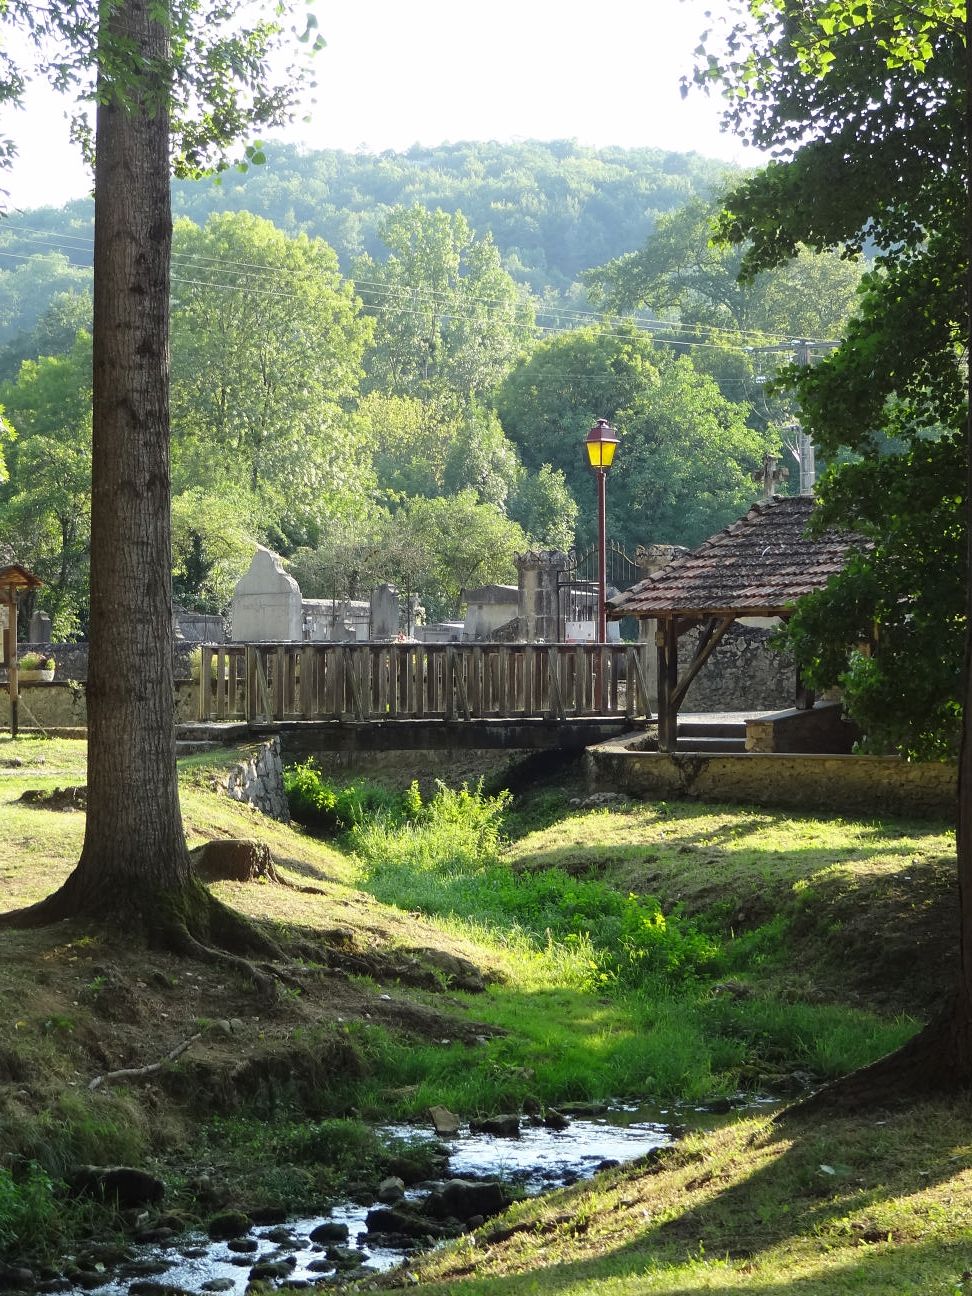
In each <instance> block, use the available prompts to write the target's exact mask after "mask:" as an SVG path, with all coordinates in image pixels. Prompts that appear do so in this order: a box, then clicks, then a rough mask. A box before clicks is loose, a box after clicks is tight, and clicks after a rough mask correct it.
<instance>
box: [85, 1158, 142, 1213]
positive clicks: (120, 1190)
mask: <svg viewBox="0 0 972 1296" xmlns="http://www.w3.org/2000/svg"><path fill="white" fill-rule="evenodd" d="M70 1183H71V1187H72V1189H73V1190H74V1192H75V1193H78V1194H82V1193H83V1194H85V1195H87V1196H92V1197H101V1198H102V1199H103V1200H106V1201H111V1200H113V1201H115V1202H117V1204H118V1207H119V1209H121V1210H125V1209H127V1208H128V1207H129V1206H148V1205H154V1204H156V1203H158V1202H160V1201H161V1200H162V1198H163V1197H164V1196H165V1184H164V1183H163V1182H162V1180H161V1179H159V1178H158V1176H157V1175H153V1174H149V1173H148V1171H147V1170H138V1169H136V1168H135V1167H134V1166H94V1165H85V1166H78V1167H77V1169H76V1170H74V1171H73V1173H72V1174H71V1178H70Z"/></svg>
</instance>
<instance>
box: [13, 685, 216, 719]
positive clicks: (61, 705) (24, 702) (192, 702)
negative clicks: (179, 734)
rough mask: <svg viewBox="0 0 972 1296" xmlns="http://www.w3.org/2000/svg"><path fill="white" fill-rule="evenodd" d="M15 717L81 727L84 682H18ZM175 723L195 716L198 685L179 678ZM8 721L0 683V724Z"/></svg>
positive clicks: (197, 701) (197, 704) (197, 707)
mask: <svg viewBox="0 0 972 1296" xmlns="http://www.w3.org/2000/svg"><path fill="white" fill-rule="evenodd" d="M19 694H20V709H19V716H18V719H19V721H20V727H21V729H34V728H41V729H83V728H84V727H85V726H86V725H87V723H88V714H87V707H86V705H85V696H84V683H83V681H81V680H76V679H65V678H61V679H58V678H57V677H56V676H55V678H54V681H53V682H52V683H50V684H21V685H20V688H19ZM175 702H176V708H175V718H176V723H178V724H185V723H187V722H189V721H193V720H195V719H196V717H197V712H198V709H199V685H198V684H197V683H195V682H194V681H191V680H179V681H177V682H176V688H175ZM9 724H10V699H9V697H8V696H7V691H6V685H5V684H0V727H2V726H6V725H9Z"/></svg>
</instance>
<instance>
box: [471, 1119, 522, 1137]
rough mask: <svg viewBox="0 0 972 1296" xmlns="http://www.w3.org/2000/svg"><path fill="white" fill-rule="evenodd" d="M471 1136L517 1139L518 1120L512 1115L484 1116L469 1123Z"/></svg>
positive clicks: (518, 1135)
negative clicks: (489, 1135)
mask: <svg viewBox="0 0 972 1296" xmlns="http://www.w3.org/2000/svg"><path fill="white" fill-rule="evenodd" d="M469 1128H470V1130H471V1131H472V1132H473V1134H492V1135H493V1136H494V1137H495V1138H519V1137H520V1118H519V1116H517V1115H514V1114H504V1115H502V1116H484V1117H482V1118H481V1119H478V1120H477V1119H473V1120H471V1121H470V1122H469Z"/></svg>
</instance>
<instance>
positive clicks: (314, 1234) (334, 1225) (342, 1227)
mask: <svg viewBox="0 0 972 1296" xmlns="http://www.w3.org/2000/svg"><path fill="white" fill-rule="evenodd" d="M309 1236H310V1240H311V1241H312V1242H347V1240H348V1238H349V1237H350V1236H351V1233H350V1230H349V1229H348V1226H347V1224H339V1223H338V1221H337V1220H325V1221H324V1223H323V1224H318V1225H317V1227H316V1228H313V1229H311V1231H310V1234H309Z"/></svg>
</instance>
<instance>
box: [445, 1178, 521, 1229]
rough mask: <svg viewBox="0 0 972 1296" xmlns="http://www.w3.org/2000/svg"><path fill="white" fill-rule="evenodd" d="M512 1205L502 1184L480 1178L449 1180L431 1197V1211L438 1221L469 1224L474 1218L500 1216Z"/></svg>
mask: <svg viewBox="0 0 972 1296" xmlns="http://www.w3.org/2000/svg"><path fill="white" fill-rule="evenodd" d="M508 1205H509V1200H508V1198H507V1195H506V1191H505V1189H504V1188H503V1185H502V1184H501V1183H497V1182H496V1181H494V1180H489V1181H487V1182H485V1183H483V1182H481V1181H480V1180H478V1179H450V1180H448V1182H447V1183H444V1184H443V1185H442V1188H441V1189H440V1190H439V1191H438V1192H436V1193H433V1194H432V1196H431V1197H430V1198H429V1202H428V1207H429V1211H430V1212H431V1213H432V1214H433V1215H436V1216H438V1218H439V1219H448V1218H451V1219H457V1220H463V1221H467V1220H469V1219H471V1218H472V1217H473V1216H475V1215H480V1216H483V1217H484V1218H485V1217H487V1216H489V1215H498V1214H499V1212H500V1211H501V1210H505V1209H506V1207H507V1206H508Z"/></svg>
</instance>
